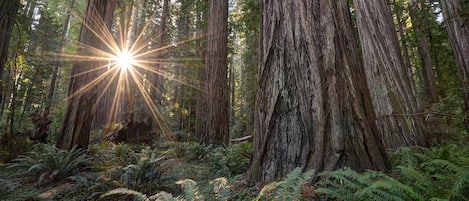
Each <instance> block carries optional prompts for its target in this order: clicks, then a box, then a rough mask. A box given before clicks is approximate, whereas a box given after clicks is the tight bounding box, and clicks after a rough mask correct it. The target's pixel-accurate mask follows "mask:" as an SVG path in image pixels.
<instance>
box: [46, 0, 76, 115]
mask: <svg viewBox="0 0 469 201" xmlns="http://www.w3.org/2000/svg"><path fill="white" fill-rule="evenodd" d="M74 6H75V0H72V2H71V3H70V8H68V9H67V12H66V14H65V15H66V17H65V23H64V27H63V29H62V44H61V46H62V47H61V49H60V52H61V53H64V51H65V47H64V46H65V44H67V38H68V33H69V31H70V20H71V18H72V15H71V9H73V7H74ZM60 65H63V62H60ZM58 76H59V65H55V66H54V69H53V70H52V77H51V80H50V85H49V92H48V93H47V100H46V101H45V102H46V103H45V106H44V110H43V111H42V117H45V118H48V116H49V113H50V108H51V107H52V102H53V101H54V93H55V86H56V83H57V77H58Z"/></svg>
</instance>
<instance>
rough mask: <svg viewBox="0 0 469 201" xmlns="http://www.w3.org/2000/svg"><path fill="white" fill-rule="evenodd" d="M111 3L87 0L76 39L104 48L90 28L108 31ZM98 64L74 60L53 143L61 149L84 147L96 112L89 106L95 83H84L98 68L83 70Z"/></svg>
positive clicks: (93, 76)
mask: <svg viewBox="0 0 469 201" xmlns="http://www.w3.org/2000/svg"><path fill="white" fill-rule="evenodd" d="M114 7H115V1H114V0H88V7H87V9H86V12H85V17H84V19H83V25H82V27H81V31H80V36H79V42H82V43H84V44H86V45H89V46H91V47H94V48H98V49H107V48H105V46H104V45H103V43H102V41H101V40H100V39H99V36H97V35H95V34H94V33H93V31H92V30H95V31H96V30H97V31H104V32H106V33H98V34H103V35H104V34H110V32H109V30H110V29H111V25H112V20H113V16H114V14H113V13H114ZM97 22H100V23H97ZM102 26H104V27H102ZM106 30H107V31H106ZM79 51H80V52H83V53H85V52H87V50H86V49H85V48H81V49H79ZM98 66H100V65H99V63H97V62H89V61H82V62H76V63H75V64H74V65H73V67H72V71H71V78H70V85H69V90H68V95H69V100H68V103H67V111H66V113H65V118H64V122H63V125H62V130H61V132H60V135H59V137H58V140H57V147H59V148H61V149H71V148H72V147H74V146H78V147H81V148H87V147H88V143H89V135H90V131H91V124H92V122H93V119H94V118H95V117H94V115H96V114H95V112H94V111H93V109H94V108H93V106H95V104H96V100H97V91H96V86H94V87H91V88H88V89H85V88H84V87H85V86H86V85H87V84H89V83H92V82H93V80H95V79H96V78H97V77H98V76H99V74H100V73H102V72H101V71H94V72H88V73H85V74H83V73H84V72H87V71H90V70H93V68H97V67H98ZM80 90H84V91H80ZM100 115H105V114H100Z"/></svg>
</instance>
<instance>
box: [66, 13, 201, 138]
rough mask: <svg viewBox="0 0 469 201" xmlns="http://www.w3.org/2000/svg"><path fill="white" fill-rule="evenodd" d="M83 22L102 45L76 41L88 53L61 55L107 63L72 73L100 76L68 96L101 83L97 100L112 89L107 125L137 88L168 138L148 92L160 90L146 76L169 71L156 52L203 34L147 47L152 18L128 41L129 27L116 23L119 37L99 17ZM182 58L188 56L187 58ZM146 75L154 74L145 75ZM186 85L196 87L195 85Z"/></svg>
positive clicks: (82, 92)
mask: <svg viewBox="0 0 469 201" xmlns="http://www.w3.org/2000/svg"><path fill="white" fill-rule="evenodd" d="M94 16H99V15H94ZM82 23H83V26H84V27H86V28H87V29H89V30H90V31H91V32H92V33H93V34H94V35H95V36H96V37H97V38H99V39H100V41H101V43H102V44H104V46H105V47H104V48H96V47H94V46H91V45H86V44H79V45H80V46H81V47H82V48H84V49H87V51H86V52H88V53H90V54H78V55H77V54H63V55H62V56H63V57H65V58H66V59H68V60H71V61H96V62H97V63H106V65H102V66H97V67H95V68H93V69H91V70H88V71H84V72H81V73H77V74H75V75H72V76H83V75H86V74H88V73H99V75H98V76H97V77H96V78H95V79H94V80H93V81H91V82H90V83H86V85H85V86H83V87H82V88H81V89H80V90H78V91H77V92H75V93H74V94H71V95H70V96H69V98H71V97H73V96H80V95H82V94H84V93H86V92H87V91H88V90H90V89H95V87H96V86H101V87H102V88H101V89H102V92H101V95H100V96H99V97H98V100H97V101H96V102H99V101H100V100H101V99H102V98H103V95H104V92H105V91H108V90H112V91H115V94H114V97H113V102H112V107H111V113H110V114H106V115H108V120H107V124H110V123H111V122H112V121H113V120H115V119H116V118H115V116H117V115H118V112H117V110H118V108H122V107H125V106H123V105H122V104H123V100H124V99H125V98H126V97H127V98H130V99H131V97H132V96H133V95H132V94H131V93H132V88H136V89H137V91H138V93H139V94H140V96H139V97H142V98H143V100H144V101H145V103H146V105H147V107H148V109H149V111H150V112H151V115H152V116H153V119H154V120H155V121H156V122H157V124H158V125H159V127H160V129H161V130H162V131H163V134H164V136H165V137H166V138H167V139H171V136H172V134H171V131H170V129H169V126H168V125H167V124H166V123H165V120H164V118H163V115H162V114H161V113H160V112H159V110H158V107H157V105H156V104H155V102H154V101H153V98H152V97H151V95H150V93H154V92H158V91H159V90H158V89H157V88H156V87H155V86H154V85H153V84H152V80H150V81H148V77H152V76H153V77H154V76H162V77H166V78H168V76H169V74H170V73H168V72H166V71H164V70H162V69H163V68H159V67H157V66H160V65H167V64H172V63H171V62H168V60H169V59H164V58H155V55H158V54H159V52H161V51H163V50H166V49H168V48H171V47H174V46H177V45H178V44H182V43H186V42H189V41H191V40H196V39H199V38H200V37H202V36H200V37H197V38H190V39H187V40H183V41H179V42H177V43H175V44H170V45H166V46H161V45H160V44H158V45H159V47H158V48H148V44H150V43H152V42H153V41H155V39H156V38H155V37H153V36H150V37H148V36H145V34H144V33H146V31H147V30H148V27H149V25H150V23H151V20H149V21H148V22H147V23H146V24H145V26H144V27H143V28H142V30H141V31H140V33H139V34H138V35H137V36H136V37H133V38H134V40H133V42H131V41H130V40H129V38H132V37H129V35H130V34H129V33H130V32H131V27H125V26H124V25H121V26H119V27H118V37H115V35H114V34H113V33H112V32H111V31H110V30H109V29H108V28H107V26H106V25H105V23H104V22H103V20H102V19H101V18H96V19H95V18H93V19H91V23H95V24H94V25H93V26H92V25H91V24H87V23H86V22H83V21H82ZM124 24H125V23H124ZM127 24H128V23H127ZM96 25H97V26H96ZM93 27H96V28H93ZM162 34H163V33H159V34H158V36H156V37H161V35H162ZM144 38H146V39H144ZM191 59H193V58H191ZM183 60H188V59H187V58H186V59H183ZM149 74H153V75H152V76H148V75H149ZM169 79H171V80H173V81H176V82H179V83H181V84H185V85H189V84H188V83H186V82H184V81H182V80H177V79H176V80H175V79H173V78H169ZM145 80H146V81H145ZM144 81H145V83H144ZM115 82H117V84H115V85H113V84H112V83H115ZM103 86H104V87H103ZM189 86H191V87H195V88H196V86H194V85H189ZM112 87H115V89H112ZM95 104H96V103H95ZM95 106H96V105H95ZM107 126H109V125H106V127H107Z"/></svg>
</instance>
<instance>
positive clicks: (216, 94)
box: [200, 0, 230, 145]
mask: <svg viewBox="0 0 469 201" xmlns="http://www.w3.org/2000/svg"><path fill="white" fill-rule="evenodd" d="M227 55H228V0H210V13H209V17H208V37H207V52H206V55H205V62H206V63H205V72H206V83H205V93H206V96H205V100H206V101H205V102H206V108H205V109H206V120H205V123H206V126H205V133H204V134H203V135H202V136H201V139H200V142H201V144H216V145H221V144H226V143H228V137H229V132H228V131H229V125H230V111H229V93H228V86H227V79H228V78H227V77H228V74H227V73H228V63H227V62H228V61H227Z"/></svg>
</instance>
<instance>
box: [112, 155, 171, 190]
mask: <svg viewBox="0 0 469 201" xmlns="http://www.w3.org/2000/svg"><path fill="white" fill-rule="evenodd" d="M137 155H138V157H139V160H138V162H137V163H135V164H129V165H127V166H125V167H123V168H121V169H120V170H118V171H117V172H118V175H120V178H119V179H120V180H121V181H122V182H123V183H124V185H125V187H126V188H130V189H139V190H140V191H143V192H153V191H155V190H158V189H159V188H160V187H161V185H162V172H161V170H160V169H159V164H160V161H161V160H162V158H161V157H158V155H157V154H156V153H155V152H153V151H151V150H150V149H149V148H147V149H142V151H141V152H140V153H139V154H137Z"/></svg>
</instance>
